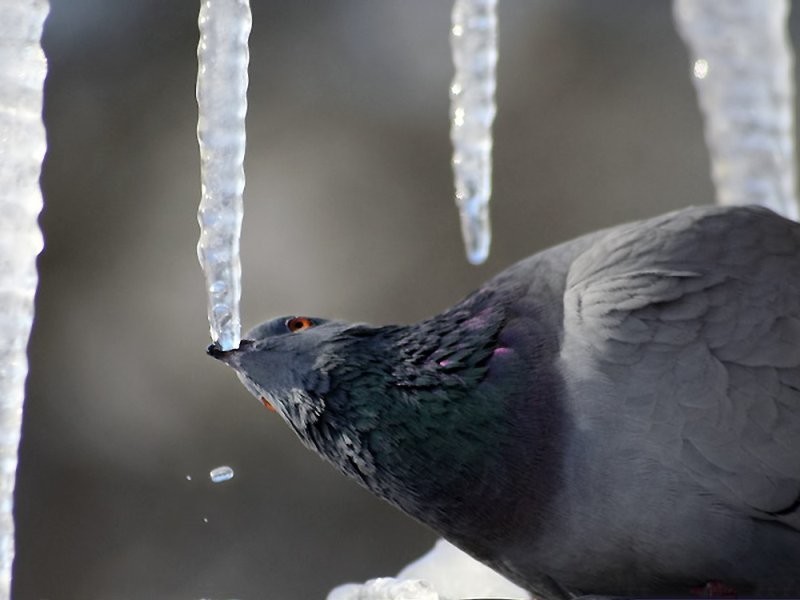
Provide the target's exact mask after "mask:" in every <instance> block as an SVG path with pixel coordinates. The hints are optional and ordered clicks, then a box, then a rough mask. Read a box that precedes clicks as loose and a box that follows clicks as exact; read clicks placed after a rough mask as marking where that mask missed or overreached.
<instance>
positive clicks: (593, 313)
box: [561, 207, 800, 529]
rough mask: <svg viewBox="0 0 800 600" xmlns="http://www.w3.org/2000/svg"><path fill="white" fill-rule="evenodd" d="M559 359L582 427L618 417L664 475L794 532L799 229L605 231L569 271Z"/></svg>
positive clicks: (731, 225) (731, 224)
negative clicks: (681, 476) (676, 475)
mask: <svg viewBox="0 0 800 600" xmlns="http://www.w3.org/2000/svg"><path fill="white" fill-rule="evenodd" d="M561 361H562V362H561V364H562V369H563V370H564V373H565V377H566V378H567V380H568V382H571V383H572V386H571V388H572V390H573V392H572V393H573V396H575V395H576V394H577V398H574V399H573V404H574V409H573V410H575V411H576V412H577V413H578V414H577V416H578V420H579V421H581V422H584V423H590V422H591V421H593V420H597V419H603V418H605V417H604V416H603V415H604V414H605V415H607V414H609V413H612V414H614V415H617V417H618V419H617V421H618V422H615V423H616V424H617V425H618V426H620V427H623V428H624V429H625V431H626V432H627V435H628V438H629V439H630V440H632V441H631V443H632V444H640V447H641V448H642V451H644V452H649V453H650V454H653V455H657V456H658V460H660V461H661V462H662V464H664V465H665V467H668V468H673V469H682V470H683V471H685V472H686V473H687V474H688V475H689V476H691V477H692V478H693V479H694V480H695V481H697V482H699V483H700V484H701V485H702V486H704V487H705V488H706V489H707V490H708V491H709V492H710V493H712V494H714V495H716V496H718V497H719V499H720V501H722V502H724V503H726V504H728V505H735V506H738V507H740V508H741V509H742V510H744V511H746V512H748V513H750V514H752V515H753V516H756V517H761V518H775V519H779V520H782V521H783V522H785V523H786V524H788V525H790V526H793V527H796V528H798V529H800V507H798V498H799V497H800V225H798V224H796V223H793V222H791V221H787V220H785V219H783V218H782V217H778V216H777V215H775V214H774V213H771V212H770V211H767V210H766V209H760V208H756V207H739V208H720V207H705V208H697V209H692V210H685V211H679V212H677V213H671V214H669V215H665V216H663V217H659V218H656V219H652V220H651V221H647V222H645V223H639V224H635V225H631V226H622V227H620V228H617V229H614V230H612V231H611V232H610V233H609V234H608V235H607V236H605V237H604V238H602V239H600V240H598V241H597V242H596V243H595V244H593V245H592V247H591V248H589V249H588V250H587V251H586V252H584V253H583V254H582V255H580V256H579V257H578V258H577V259H576V260H575V261H574V262H573V264H572V266H571V268H570V270H569V274H568V278H567V286H566V292H565V295H564V339H563V343H562V351H561ZM593 382H594V383H597V382H602V384H603V386H604V388H603V389H604V393H598V394H597V395H592V393H591V390H592V384H593Z"/></svg>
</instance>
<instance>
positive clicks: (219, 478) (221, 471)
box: [208, 465, 234, 483]
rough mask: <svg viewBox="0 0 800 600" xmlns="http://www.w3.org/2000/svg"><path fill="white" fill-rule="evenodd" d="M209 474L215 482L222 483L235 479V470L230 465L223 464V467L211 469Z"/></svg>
mask: <svg viewBox="0 0 800 600" xmlns="http://www.w3.org/2000/svg"><path fill="white" fill-rule="evenodd" d="M208 476H209V478H210V479H211V481H213V482H214V483H222V482H223V481H230V480H231V479H233V476H234V472H233V469H231V468H230V467H229V466H227V465H223V466H221V467H216V468H214V469H211V471H210V472H209V474H208Z"/></svg>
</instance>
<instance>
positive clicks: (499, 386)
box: [313, 293, 540, 553]
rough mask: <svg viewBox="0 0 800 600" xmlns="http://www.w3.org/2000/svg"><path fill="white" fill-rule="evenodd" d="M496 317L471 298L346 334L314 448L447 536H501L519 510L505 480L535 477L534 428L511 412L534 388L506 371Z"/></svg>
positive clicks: (483, 300)
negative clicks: (417, 318)
mask: <svg viewBox="0 0 800 600" xmlns="http://www.w3.org/2000/svg"><path fill="white" fill-rule="evenodd" d="M505 323H506V314H505V309H504V307H503V306H502V305H501V304H499V303H497V302H493V301H492V298H491V297H489V296H488V295H487V294H483V295H481V294H480V293H479V294H476V295H475V296H474V297H470V298H468V299H467V300H466V301H465V302H464V303H462V304H461V305H458V306H456V307H454V308H453V309H451V310H450V311H448V312H447V313H444V314H442V315H440V316H438V317H434V318H432V319H430V320H428V321H424V322H422V323H420V324H417V325H413V326H409V327H385V328H377V329H374V328H368V329H369V331H367V330H365V331H364V332H363V334H362V335H361V336H356V338H355V341H354V340H353V338H351V340H350V342H349V344H348V347H347V348H346V350H345V353H346V358H345V359H343V360H340V361H338V367H337V369H336V372H335V373H334V376H332V377H331V381H334V382H336V384H335V385H334V386H333V388H332V389H331V390H330V392H329V394H328V397H327V399H326V411H325V417H324V418H323V419H322V420H321V421H320V423H319V426H318V430H317V432H316V434H315V435H314V436H313V437H314V438H316V440H317V442H316V443H315V445H316V446H317V448H316V449H317V450H318V451H319V452H320V453H322V454H323V455H324V456H326V458H328V459H329V460H330V461H331V462H332V463H333V464H334V465H335V466H337V467H338V468H339V469H340V470H342V471H343V472H344V473H345V474H347V475H349V476H351V477H353V478H354V479H356V480H357V481H359V483H361V484H362V485H364V486H366V487H367V488H369V489H370V490H371V491H373V492H374V493H376V494H377V495H379V496H381V497H383V498H384V499H386V500H388V501H389V502H390V503H392V504H394V505H396V506H398V507H399V508H400V509H401V510H403V511H405V512H407V513H409V514H410V515H411V516H413V517H415V518H417V519H418V520H420V521H422V522H424V523H426V524H427V525H429V526H431V527H432V528H433V529H435V530H437V531H439V532H440V533H442V534H443V535H445V536H446V537H449V538H450V539H454V540H458V539H459V537H461V536H464V537H466V536H468V535H469V532H470V531H473V532H474V531H475V528H476V527H480V528H481V530H484V531H487V532H494V534H495V536H496V537H498V538H499V537H501V536H503V535H505V533H506V532H505V529H507V528H509V527H513V526H514V524H515V519H513V518H509V515H512V514H513V513H514V512H515V511H517V510H518V508H519V507H518V506H517V503H518V498H517V497H515V495H513V494H509V493H508V491H509V486H514V485H516V484H517V483H519V482H522V481H523V480H527V479H529V478H531V477H533V476H535V473H534V468H533V467H534V462H535V461H536V460H538V457H539V456H538V452H537V443H538V442H537V438H536V437H535V436H536V435H537V434H538V433H540V432H536V431H533V429H535V428H536V423H535V419H527V418H525V419H521V418H518V416H525V415H519V414H518V413H517V412H516V411H517V410H518V409H519V406H520V405H521V404H522V403H524V402H525V400H526V396H525V394H526V393H527V392H528V390H530V389H531V388H532V386H531V385H530V384H531V382H530V381H528V380H527V379H525V380H523V379H520V378H519V373H520V371H521V372H529V373H530V374H531V376H535V368H533V366H531V365H528V369H527V371H526V370H525V369H522V370H520V369H519V368H516V369H514V370H513V371H514V373H515V374H516V377H508V378H504V377H502V372H503V371H504V370H505V369H506V367H507V366H506V367H504V366H503V365H502V364H501V363H502V360H506V359H507V358H508V359H509V360H510V359H511V358H510V357H507V356H505V355H503V356H502V357H501V358H502V360H501V361H496V360H495V359H496V358H498V348H499V345H498V344H499V342H498V339H499V336H500V334H501V331H502V329H503V326H504V324H505ZM359 337H360V339H359ZM515 360H524V357H522V358H521V357H517V358H516V359H515ZM495 363H497V365H496V368H495V367H494V365H495ZM352 365H357V366H358V369H357V370H356V369H354V368H353V367H352ZM493 370H494V371H495V373H494V374H493V373H492V371H493ZM498 374H499V375H498ZM487 552H488V551H487ZM476 553H480V550H478V551H476Z"/></svg>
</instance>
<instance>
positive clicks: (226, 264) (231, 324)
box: [197, 0, 252, 350]
mask: <svg viewBox="0 0 800 600" xmlns="http://www.w3.org/2000/svg"><path fill="white" fill-rule="evenodd" d="M251 22H252V17H251V14H250V6H249V4H248V2H247V0H202V3H201V7H200V18H199V20H198V24H199V27H200V43H199V45H198V47H197V59H198V69H197V104H198V108H199V114H198V119H197V140H198V143H199V145H200V165H201V177H202V198H201V200H200V208H199V210H198V214H197V220H198V223H199V224H200V241H199V242H198V244H197V256H198V258H199V260H200V264H201V266H202V267H203V271H204V272H205V277H206V289H207V290H208V321H209V326H210V330H211V338H212V339H213V340H214V341H216V342H218V343H219V345H220V347H221V348H222V349H223V350H232V349H234V348H238V346H239V341H240V336H241V321H240V318H239V299H240V297H241V272H242V269H241V263H240V260H239V236H240V233H241V227H242V214H243V203H242V193H243V192H244V166H243V161H244V151H245V120H244V119H245V114H246V113H247V82H248V79H247V64H248V60H249V51H248V48H247V39H248V36H249V34H250V27H251Z"/></svg>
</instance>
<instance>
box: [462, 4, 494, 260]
mask: <svg viewBox="0 0 800 600" xmlns="http://www.w3.org/2000/svg"><path fill="white" fill-rule="evenodd" d="M496 6H497V0H456V1H455V4H454V6H453V15H452V16H453V21H452V28H451V30H450V44H451V46H452V51H453V63H454V65H455V77H454V78H453V83H452V85H451V86H450V138H451V139H452V141H453V173H454V175H455V189H456V203H457V205H458V209H459V212H460V215H461V232H462V234H463V236H464V244H465V246H466V250H467V258H468V260H469V261H470V262H471V263H472V264H480V263H482V262H483V261H485V260H486V258H487V257H488V256H489V244H490V241H491V229H490V224H489V198H490V197H491V194H492V122H493V121H494V115H495V103H494V91H495V86H496V84H495V65H496V64H497V15H496Z"/></svg>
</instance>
